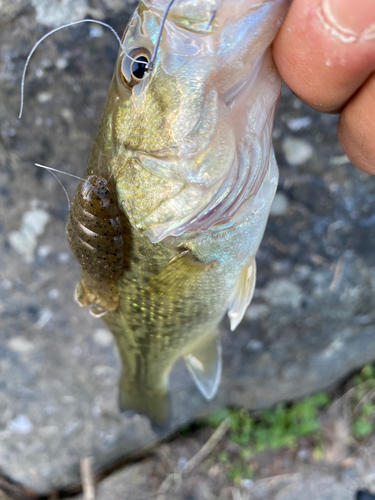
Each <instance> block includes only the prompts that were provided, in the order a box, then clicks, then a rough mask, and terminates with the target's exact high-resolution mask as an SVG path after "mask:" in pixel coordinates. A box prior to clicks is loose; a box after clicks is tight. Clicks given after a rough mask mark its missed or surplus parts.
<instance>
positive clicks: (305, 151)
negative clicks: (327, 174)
mask: <svg viewBox="0 0 375 500" xmlns="http://www.w3.org/2000/svg"><path fill="white" fill-rule="evenodd" d="M282 148H283V152H284V155H285V159H286V161H287V162H288V163H289V164H290V165H303V164H304V163H306V162H307V161H308V160H309V159H310V158H311V156H312V154H313V151H314V150H313V148H312V146H311V145H310V144H309V143H308V142H306V141H305V140H302V139H297V138H295V137H287V138H286V139H285V140H284V141H283V144H282Z"/></svg>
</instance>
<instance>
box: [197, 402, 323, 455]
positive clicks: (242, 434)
mask: <svg viewBox="0 0 375 500" xmlns="http://www.w3.org/2000/svg"><path fill="white" fill-rule="evenodd" d="M328 403H329V396H328V395H327V394H325V393H317V394H314V395H312V396H308V397H306V398H303V399H301V400H300V401H297V402H296V403H294V404H292V405H287V404H285V403H279V404H277V405H276V406H275V407H274V408H273V409H271V410H264V411H260V412H257V413H255V414H250V413H249V412H248V411H246V410H243V409H242V410H238V409H224V410H220V411H218V412H216V413H214V414H212V415H211V416H210V417H209V418H208V419H207V420H206V423H207V424H208V425H211V426H215V427H216V426H218V425H219V424H220V423H221V422H222V421H223V420H224V419H225V418H228V419H229V428H230V431H229V437H230V439H231V440H232V441H234V442H235V443H237V444H239V445H241V446H245V445H246V450H247V451H246V453H247V454H248V455H249V456H251V454H252V452H253V451H264V450H267V449H278V448H291V447H293V446H295V445H296V443H297V440H298V439H299V438H300V437H302V436H312V437H315V438H316V439H318V437H319V436H320V420H319V410H320V409H321V408H323V407H325V406H326V405H327V404H328Z"/></svg>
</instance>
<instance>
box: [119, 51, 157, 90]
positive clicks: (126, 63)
mask: <svg viewBox="0 0 375 500" xmlns="http://www.w3.org/2000/svg"><path fill="white" fill-rule="evenodd" d="M150 59H151V55H150V53H149V52H148V51H147V50H146V49H132V50H130V51H129V52H127V53H126V54H124V57H123V59H122V63H121V75H122V79H123V80H124V82H125V83H126V85H128V86H129V87H134V85H137V83H139V82H141V81H142V80H143V79H144V78H145V76H146V74H147V68H148V64H149V62H150Z"/></svg>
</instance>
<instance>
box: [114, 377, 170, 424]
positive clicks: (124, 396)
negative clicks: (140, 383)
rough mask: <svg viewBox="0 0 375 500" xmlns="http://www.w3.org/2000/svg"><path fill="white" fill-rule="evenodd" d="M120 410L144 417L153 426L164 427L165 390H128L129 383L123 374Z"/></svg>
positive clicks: (165, 422) (167, 397) (166, 396)
mask: <svg viewBox="0 0 375 500" xmlns="http://www.w3.org/2000/svg"><path fill="white" fill-rule="evenodd" d="M119 400H120V410H121V411H122V412H126V411H132V412H135V413H140V414H142V415H146V416H147V417H149V418H150V420H151V421H152V423H153V424H156V425H159V426H164V425H166V424H167V423H168V421H169V417H170V412H169V396H168V393H167V390H166V388H152V389H148V388H144V387H136V386H134V387H132V388H129V381H128V380H127V377H126V376H125V374H123V375H122V376H121V380H120V395H119Z"/></svg>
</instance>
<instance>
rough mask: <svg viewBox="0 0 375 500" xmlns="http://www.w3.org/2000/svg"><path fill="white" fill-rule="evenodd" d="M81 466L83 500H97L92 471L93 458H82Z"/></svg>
mask: <svg viewBox="0 0 375 500" xmlns="http://www.w3.org/2000/svg"><path fill="white" fill-rule="evenodd" d="M80 465H81V481H82V492H83V500H95V485H94V477H93V474H92V469H91V458H88V457H87V458H82V460H81V464H80Z"/></svg>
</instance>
